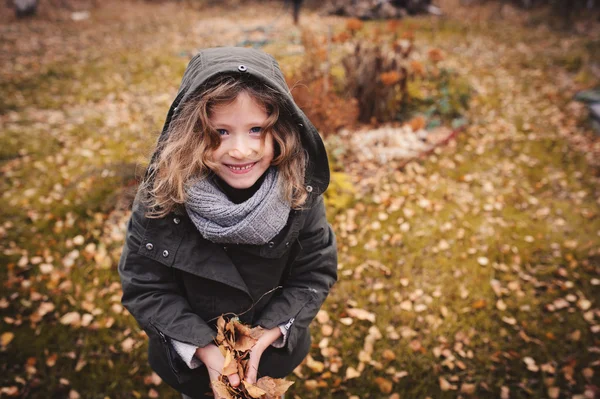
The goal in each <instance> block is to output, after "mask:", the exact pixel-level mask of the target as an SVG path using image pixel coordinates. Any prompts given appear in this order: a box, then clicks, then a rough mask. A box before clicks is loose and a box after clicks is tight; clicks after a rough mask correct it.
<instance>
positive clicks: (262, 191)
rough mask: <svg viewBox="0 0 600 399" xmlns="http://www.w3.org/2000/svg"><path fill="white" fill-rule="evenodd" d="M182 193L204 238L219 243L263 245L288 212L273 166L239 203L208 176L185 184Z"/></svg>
mask: <svg viewBox="0 0 600 399" xmlns="http://www.w3.org/2000/svg"><path fill="white" fill-rule="evenodd" d="M186 193H187V200H186V203H185V208H186V210H187V213H188V215H189V216H190V219H191V220H192V222H193V223H194V225H195V226H196V228H197V229H198V231H199V232H200V233H201V234H202V236H204V238H206V239H207V240H209V241H212V242H216V243H219V244H252V245H262V244H266V243H267V242H269V241H270V240H271V239H272V238H273V237H275V236H276V235H277V233H279V232H280V231H281V229H283V227H284V226H285V224H286V223H287V220H288V216H289V213H290V204H289V203H288V202H287V201H286V200H285V199H284V197H283V193H282V190H281V187H280V184H279V173H278V172H277V170H276V169H275V168H271V169H269V171H268V172H267V175H266V176H265V179H264V181H263V182H262V184H261V186H260V187H259V189H258V191H256V193H254V195H253V196H252V197H250V198H249V199H248V200H247V201H245V202H242V203H241V204H234V203H233V202H231V201H230V200H229V199H228V198H227V196H226V195H225V193H223V191H221V190H220V189H219V188H218V187H217V186H216V184H215V183H214V182H213V181H212V179H210V178H206V179H201V180H199V181H197V182H195V183H194V184H193V185H190V186H188V187H187V188H186Z"/></svg>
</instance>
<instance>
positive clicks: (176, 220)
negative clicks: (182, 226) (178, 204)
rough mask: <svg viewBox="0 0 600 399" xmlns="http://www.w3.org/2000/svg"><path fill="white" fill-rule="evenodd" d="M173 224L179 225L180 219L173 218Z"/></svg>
mask: <svg viewBox="0 0 600 399" xmlns="http://www.w3.org/2000/svg"><path fill="white" fill-rule="evenodd" d="M173 223H175V224H179V223H181V219H179V218H174V219H173Z"/></svg>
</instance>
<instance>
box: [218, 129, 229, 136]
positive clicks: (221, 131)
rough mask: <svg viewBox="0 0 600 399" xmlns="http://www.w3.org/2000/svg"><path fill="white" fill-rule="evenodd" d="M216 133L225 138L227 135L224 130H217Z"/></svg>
mask: <svg viewBox="0 0 600 399" xmlns="http://www.w3.org/2000/svg"><path fill="white" fill-rule="evenodd" d="M217 133H219V134H220V135H221V136H225V135H226V134H228V133H227V130H225V129H217Z"/></svg>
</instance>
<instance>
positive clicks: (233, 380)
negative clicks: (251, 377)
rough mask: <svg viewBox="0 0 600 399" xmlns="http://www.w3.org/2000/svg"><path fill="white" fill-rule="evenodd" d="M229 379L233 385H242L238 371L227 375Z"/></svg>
mask: <svg viewBox="0 0 600 399" xmlns="http://www.w3.org/2000/svg"><path fill="white" fill-rule="evenodd" d="M227 379H228V380H229V383H230V384H231V386H232V387H237V386H238V385H240V376H239V375H237V373H234V374H229V375H228V376H227Z"/></svg>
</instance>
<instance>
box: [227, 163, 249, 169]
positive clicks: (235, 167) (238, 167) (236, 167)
mask: <svg viewBox="0 0 600 399" xmlns="http://www.w3.org/2000/svg"><path fill="white" fill-rule="evenodd" d="M253 165H254V164H250V165H246V166H241V167H240V166H229V168H230V169H233V170H246V169H250V168H251V167H252V166H253Z"/></svg>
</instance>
